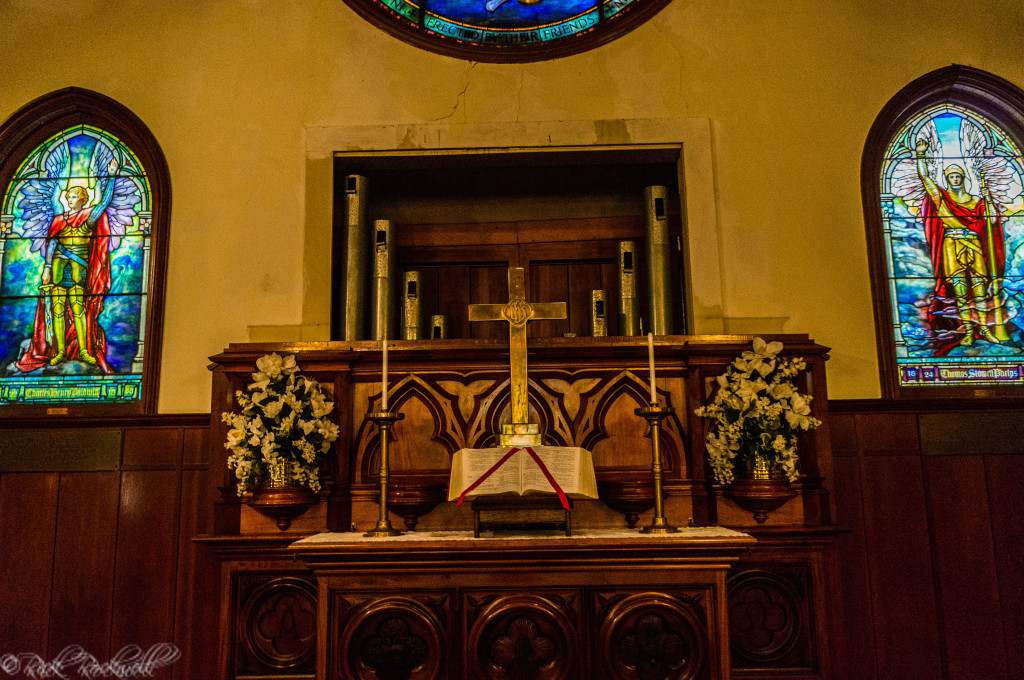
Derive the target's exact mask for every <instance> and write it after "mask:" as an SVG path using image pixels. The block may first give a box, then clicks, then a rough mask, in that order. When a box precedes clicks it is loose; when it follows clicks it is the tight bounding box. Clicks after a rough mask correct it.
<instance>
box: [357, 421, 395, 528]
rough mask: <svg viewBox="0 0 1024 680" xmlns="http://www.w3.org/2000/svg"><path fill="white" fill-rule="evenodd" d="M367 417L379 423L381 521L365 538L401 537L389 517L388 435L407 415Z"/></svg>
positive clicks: (379, 520) (378, 521)
mask: <svg viewBox="0 0 1024 680" xmlns="http://www.w3.org/2000/svg"><path fill="white" fill-rule="evenodd" d="M366 417H367V418H368V419H369V420H372V421H374V422H375V423H377V428H378V429H379V430H380V473H379V474H380V519H378V520H377V526H375V527H374V528H373V529H371V530H370V531H367V532H366V533H365V534H363V536H366V537H368V538H385V537H387V536H401V535H402V532H401V531H399V530H398V529H395V528H394V527H392V526H391V518H390V517H389V516H388V477H389V476H390V465H389V463H388V433H389V432H390V430H391V426H392V425H393V424H394V423H395V422H396V421H399V420H401V419H402V418H404V417H405V414H404V413H396V412H393V411H370V412H369V413H367V414H366Z"/></svg>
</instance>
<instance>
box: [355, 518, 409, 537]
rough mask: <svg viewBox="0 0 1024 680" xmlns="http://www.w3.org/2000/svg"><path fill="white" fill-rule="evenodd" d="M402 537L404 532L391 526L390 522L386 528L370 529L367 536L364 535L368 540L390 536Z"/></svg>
mask: <svg viewBox="0 0 1024 680" xmlns="http://www.w3.org/2000/svg"><path fill="white" fill-rule="evenodd" d="M378 524H380V522H378ZM401 535H402V532H401V531H399V530H398V529H396V528H394V527H393V526H391V523H390V522H388V525H387V526H386V527H377V528H374V529H370V530H369V531H367V532H366V533H365V534H363V536H366V537H367V538H388V537H389V536H401Z"/></svg>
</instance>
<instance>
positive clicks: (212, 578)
mask: <svg viewBox="0 0 1024 680" xmlns="http://www.w3.org/2000/svg"><path fill="white" fill-rule="evenodd" d="M185 441H186V442H188V437H187V436H186V439H185ZM186 451H187V449H186ZM210 474H211V473H210V471H209V470H205V469H204V470H183V471H182V473H181V505H180V519H179V522H180V524H179V526H180V529H179V532H178V562H177V573H176V578H175V583H176V588H175V605H174V644H175V645H176V646H177V647H178V649H180V650H181V652H182V658H181V660H180V661H179V662H178V663H176V664H175V665H174V678H175V680H191V679H192V678H201V677H209V676H210V675H211V674H212V669H214V668H216V667H217V644H218V640H217V636H216V635H215V634H213V632H212V631H216V630H217V629H218V627H219V625H220V609H219V607H218V606H217V605H216V603H217V602H218V600H219V598H220V591H219V586H220V561H219V560H218V559H217V558H216V557H215V556H214V555H213V554H212V553H211V552H210V550H209V549H208V548H207V547H206V546H202V545H198V544H196V543H194V542H193V541H192V538H193V537H194V536H197V535H199V534H202V533H204V532H206V531H209V526H210V523H211V520H212V514H213V501H214V499H213V498H211V497H210V482H209V476H210Z"/></svg>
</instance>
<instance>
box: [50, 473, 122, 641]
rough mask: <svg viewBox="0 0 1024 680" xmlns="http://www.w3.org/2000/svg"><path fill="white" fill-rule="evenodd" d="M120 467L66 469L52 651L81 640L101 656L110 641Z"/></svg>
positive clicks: (59, 514) (52, 607) (53, 599)
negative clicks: (83, 470) (118, 469)
mask: <svg viewBox="0 0 1024 680" xmlns="http://www.w3.org/2000/svg"><path fill="white" fill-rule="evenodd" d="M119 476H120V475H119V474H118V473H116V472H70V473H63V474H61V478H60V502H59V504H58V509H57V539H56V549H55V551H54V560H53V592H52V596H51V601H50V632H49V651H50V653H51V654H52V653H55V652H59V651H60V650H62V649H64V648H65V647H67V646H68V645H81V646H82V647H83V648H84V649H85V650H86V651H87V652H89V653H90V654H92V655H93V656H95V657H96V658H97V659H100V660H103V659H106V658H107V655H108V653H109V646H110V613H111V594H112V592H113V585H114V583H113V581H114V565H115V558H114V549H115V545H116V540H117V506H118V481H119Z"/></svg>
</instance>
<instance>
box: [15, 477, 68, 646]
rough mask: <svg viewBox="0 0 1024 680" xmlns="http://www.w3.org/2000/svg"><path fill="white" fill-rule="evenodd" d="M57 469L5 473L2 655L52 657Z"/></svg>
mask: <svg viewBox="0 0 1024 680" xmlns="http://www.w3.org/2000/svg"><path fill="white" fill-rule="evenodd" d="M59 479H60V475H59V474H58V473H55V472H53V473H39V474H5V475H0V547H2V549H0V602H2V603H3V604H2V605H0V610H2V614H0V655H3V654H9V653H13V654H19V653H31V654H39V655H40V656H42V657H43V658H46V655H47V646H46V638H47V626H48V620H47V614H48V613H49V609H50V581H51V578H52V574H53V548H54V536H55V533H56V527H57V491H58V488H59Z"/></svg>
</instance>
